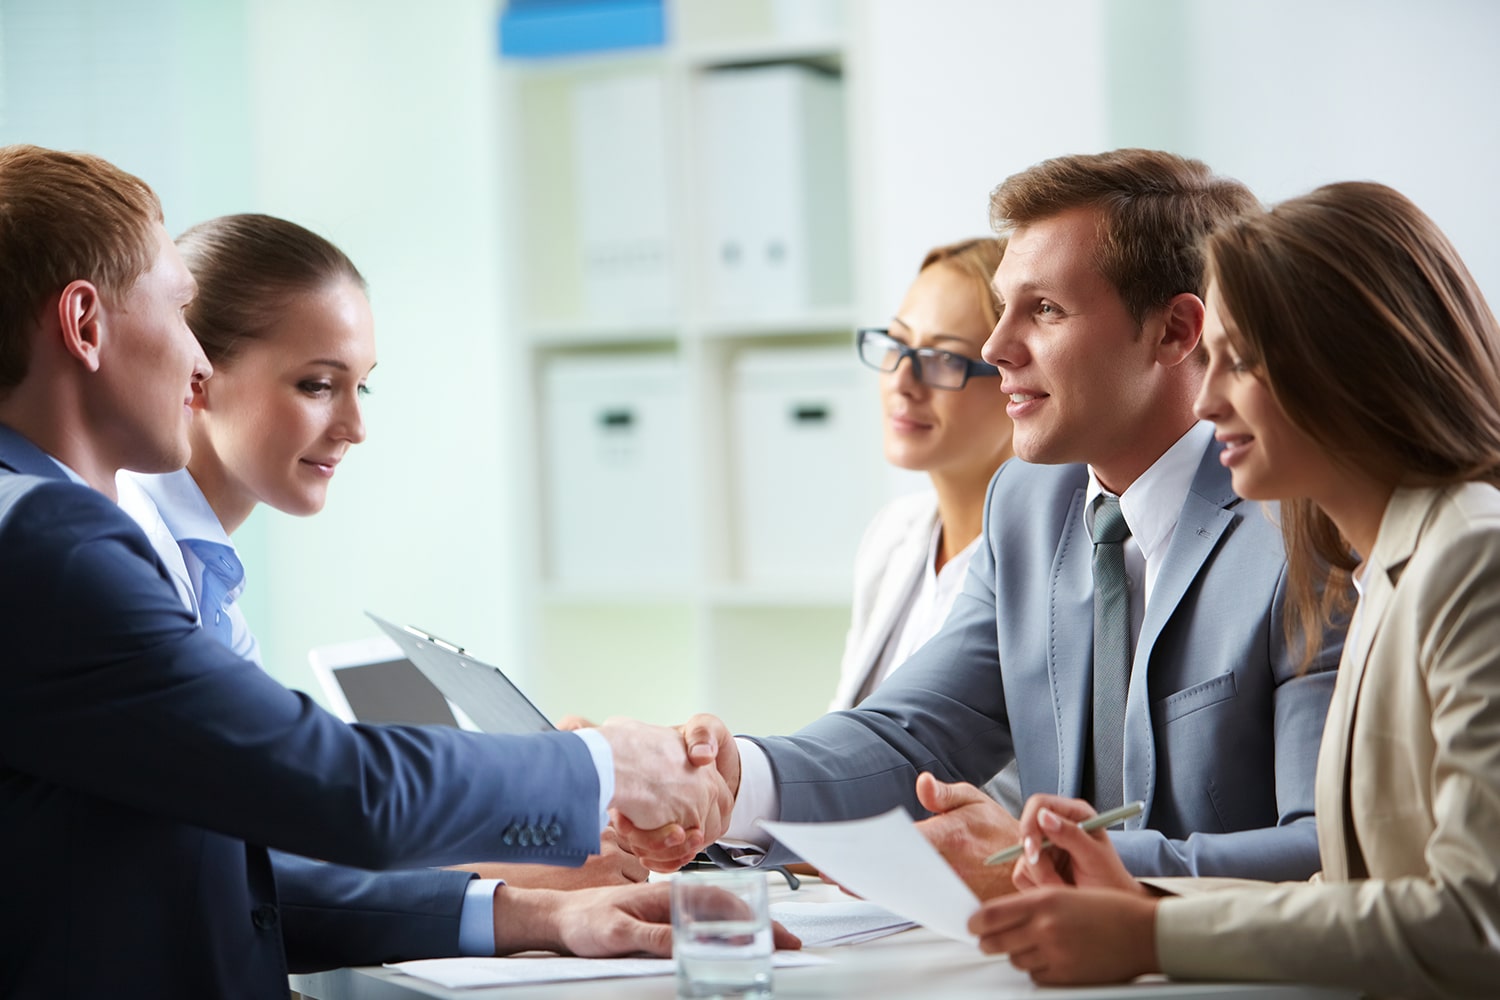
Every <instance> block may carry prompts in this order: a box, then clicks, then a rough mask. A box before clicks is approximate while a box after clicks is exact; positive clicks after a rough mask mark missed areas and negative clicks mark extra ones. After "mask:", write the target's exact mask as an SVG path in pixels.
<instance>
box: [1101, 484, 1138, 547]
mask: <svg viewBox="0 0 1500 1000" xmlns="http://www.w3.org/2000/svg"><path fill="white" fill-rule="evenodd" d="M1091 533H1092V535H1093V536H1094V544H1095V545H1113V544H1118V543H1119V542H1123V541H1124V540H1125V538H1126V536H1128V535H1129V534H1130V525H1128V524H1126V523H1125V515H1124V513H1123V512H1122V511H1121V510H1120V498H1119V497H1112V496H1110V495H1109V494H1108V493H1101V494H1099V499H1097V500H1095V501H1094V524H1093V528H1092V530H1091Z"/></svg>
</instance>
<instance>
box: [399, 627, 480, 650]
mask: <svg viewBox="0 0 1500 1000" xmlns="http://www.w3.org/2000/svg"><path fill="white" fill-rule="evenodd" d="M401 627H402V628H404V629H406V631H408V632H410V633H411V634H412V635H414V636H416V637H417V638H418V639H421V640H423V641H424V642H430V643H432V644H433V645H434V646H439V647H441V648H443V649H446V650H448V651H449V652H452V653H460V654H461V653H463V651H464V648H463V647H462V646H460V645H458V644H457V643H452V642H449V641H448V640H447V639H440V638H438V637H437V636H435V635H433V634H432V633H431V632H423V631H422V630H421V629H419V628H417V627H416V626H415V625H402V626H401Z"/></svg>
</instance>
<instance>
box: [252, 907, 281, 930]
mask: <svg viewBox="0 0 1500 1000" xmlns="http://www.w3.org/2000/svg"><path fill="white" fill-rule="evenodd" d="M250 922H251V923H252V924H254V925H255V926H256V929H258V930H263V931H268V930H270V929H271V928H273V927H275V926H276V925H277V924H278V923H280V922H281V916H280V915H279V914H278V913H277V912H276V907H275V906H273V905H271V904H270V903H262V904H261V905H260V906H257V907H256V908H255V909H253V910H251V911H250Z"/></svg>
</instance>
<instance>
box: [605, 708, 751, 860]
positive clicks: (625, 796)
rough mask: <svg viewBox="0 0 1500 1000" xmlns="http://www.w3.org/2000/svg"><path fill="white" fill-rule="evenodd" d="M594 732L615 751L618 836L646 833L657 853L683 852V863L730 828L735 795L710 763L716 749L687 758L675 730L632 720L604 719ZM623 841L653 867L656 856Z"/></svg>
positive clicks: (614, 811)
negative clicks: (620, 834) (602, 723)
mask: <svg viewBox="0 0 1500 1000" xmlns="http://www.w3.org/2000/svg"><path fill="white" fill-rule="evenodd" d="M597 731H598V732H599V733H600V734H601V735H603V736H604V738H605V739H606V740H608V741H609V745H610V749H611V750H612V751H613V753H614V758H615V795H614V798H613V799H612V800H611V801H610V809H611V812H612V815H613V816H614V818H615V821H616V825H617V829H618V830H620V831H621V833H622V835H623V834H624V833H625V832H626V831H631V832H641V831H645V832H646V833H647V834H648V835H649V837H650V839H651V841H652V842H653V843H655V844H656V845H657V847H658V851H659V852H660V854H661V855H663V856H668V857H675V856H684V855H685V857H683V861H682V862H680V863H679V864H678V866H677V867H681V865H682V864H685V863H686V862H687V861H688V860H691V859H692V857H693V855H695V854H697V853H698V851H700V850H702V848H703V847H704V846H705V845H707V844H709V843H712V842H713V841H714V840H716V839H718V838H719V837H720V836H722V835H723V833H724V831H725V830H726V829H728V827H729V812H730V810H731V809H732V808H733V807H734V793H733V791H731V790H730V788H729V787H728V786H727V785H726V784H725V783H724V779H723V778H722V777H720V775H719V771H718V769H717V768H715V767H713V766H712V765H713V763H714V757H715V755H716V754H717V753H718V748H717V747H712V748H710V749H711V752H707V753H702V752H700V754H699V755H698V756H697V757H696V758H694V759H690V758H689V755H688V752H687V747H685V746H684V744H683V740H682V734H681V733H680V732H679V731H678V730H676V729H668V728H666V727H664V726H649V725H647V724H645V723H644V722H634V721H632V720H630V719H606V720H605V722H604V725H602V726H600V727H599V728H598V730H597ZM731 742H732V741H731ZM622 839H623V841H624V844H625V847H626V848H627V849H628V850H630V851H631V853H633V854H635V855H636V856H637V857H639V858H640V859H641V861H642V862H643V863H644V864H646V865H647V867H653V868H654V867H657V865H656V864H653V860H657V861H658V863H659V857H658V855H653V854H646V853H642V852H641V851H639V850H636V849H635V846H634V844H633V843H632V841H631V840H630V839H629V838H628V837H624V836H622ZM663 870H665V869H663Z"/></svg>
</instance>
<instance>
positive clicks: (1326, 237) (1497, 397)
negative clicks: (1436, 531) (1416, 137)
mask: <svg viewBox="0 0 1500 1000" xmlns="http://www.w3.org/2000/svg"><path fill="white" fill-rule="evenodd" d="M1208 257H1209V262H1210V270H1211V274H1212V277H1213V280H1214V281H1215V282H1216V285H1217V289H1218V294H1219V299H1220V302H1221V303H1222V307H1223V309H1224V310H1225V311H1226V312H1227V313H1228V314H1229V316H1230V317H1232V318H1233V321H1234V322H1233V324H1232V330H1231V337H1232V339H1233V344H1234V347H1235V349H1236V351H1237V352H1238V353H1239V354H1240V357H1241V359H1242V360H1243V361H1244V362H1245V363H1246V364H1248V365H1250V366H1251V368H1252V370H1254V371H1255V372H1256V373H1257V374H1258V376H1259V377H1260V378H1262V379H1263V381H1264V382H1265V383H1266V386H1267V388H1268V389H1269V390H1270V392H1271V394H1272V396H1273V397H1274V398H1275V399H1276V401H1277V403H1278V404H1280V406H1281V408H1282V410H1283V411H1284V412H1285V413H1286V415H1287V418H1288V419H1289V420H1291V421H1292V423H1294V424H1296V425H1297V426H1298V427H1299V428H1301V429H1302V430H1303V431H1304V432H1306V433H1307V434H1308V435H1309V436H1310V437H1311V438H1312V439H1313V440H1314V441H1316V442H1317V443H1318V444H1319V445H1320V446H1322V448H1323V449H1324V450H1325V451H1327V452H1328V453H1329V454H1330V455H1333V456H1336V457H1337V459H1338V460H1339V461H1347V462H1348V463H1349V464H1350V465H1351V466H1354V467H1359V468H1363V469H1367V470H1370V471H1372V472H1374V473H1376V474H1377V475H1379V476H1381V477H1382V478H1384V479H1388V480H1389V481H1391V482H1397V483H1404V484H1409V485H1442V484H1448V483H1461V482H1469V481H1482V482H1489V483H1495V484H1500V325H1497V324H1496V322H1495V315H1494V313H1492V312H1491V311H1490V307H1489V305H1488V303H1486V302H1485V298H1484V295H1483V293H1482V292H1480V290H1479V286H1478V285H1477V284H1476V283H1475V281H1474V278H1473V276H1472V275H1470V274H1469V269H1468V268H1467V267H1465V266H1464V262H1463V260H1462V259H1461V258H1460V257H1459V255H1458V251H1456V250H1455V249H1454V248H1453V244H1452V243H1450V242H1449V241H1448V238H1447V237H1446V236H1444V235H1443V233H1442V231H1441V230H1440V229H1438V227H1437V225H1436V224H1435V223H1434V222H1433V221H1432V220H1431V219H1429V218H1428V217H1427V216H1426V215H1425V214H1423V212H1422V211H1421V209H1419V208H1417V207H1416V206H1415V205H1414V204H1412V203H1411V201H1410V200H1408V199H1407V198H1406V197H1405V196H1403V195H1402V194H1400V193H1399V192H1397V191H1394V190H1392V189H1391V188H1388V187H1386V186H1384V185H1382V184H1374V183H1368V182H1349V183H1343V184H1329V185H1327V186H1325V187H1320V188H1318V189H1317V190H1315V191H1313V192H1312V193H1311V194H1307V195H1303V196H1302V197H1300V198H1293V199H1291V200H1290V201H1285V202H1282V203H1281V204H1280V205H1278V206H1276V207H1275V208H1274V209H1272V210H1271V211H1269V212H1264V213H1259V214H1257V215H1254V216H1249V217H1244V218H1241V219H1238V220H1236V221H1233V222H1231V223H1229V224H1227V225H1225V226H1224V227H1222V228H1221V229H1220V230H1219V231H1217V232H1216V233H1214V234H1213V236H1212V237H1211V238H1210V239H1209V241H1208ZM1281 527H1282V534H1283V536H1284V538H1285V542H1286V554H1287V567H1288V569H1287V572H1288V585H1289V587H1288V590H1289V595H1288V596H1289V601H1290V605H1291V614H1290V615H1288V618H1287V631H1288V637H1289V638H1295V637H1297V636H1304V637H1311V636H1314V635H1316V634H1318V632H1319V631H1320V630H1321V628H1322V627H1323V625H1324V624H1325V623H1329V622H1331V621H1332V619H1333V616H1334V615H1335V614H1336V613H1337V612H1339V611H1340V610H1343V608H1342V605H1345V604H1347V600H1348V597H1347V595H1348V585H1349V572H1350V571H1351V570H1353V569H1354V567H1355V566H1356V565H1357V557H1356V556H1355V555H1354V554H1353V553H1352V552H1351V550H1350V547H1349V543H1348V540H1347V539H1345V538H1343V537H1342V536H1341V535H1340V533H1339V531H1338V529H1337V527H1335V526H1334V524H1333V521H1332V520H1331V519H1330V518H1329V517H1328V515H1327V514H1325V513H1324V512H1323V511H1322V510H1321V509H1320V508H1318V507H1317V506H1316V505H1314V504H1313V503H1312V502H1311V501H1308V500H1289V501H1286V502H1284V503H1283V504H1282V505H1281ZM1311 646H1312V643H1311V642H1309V643H1308V644H1307V647H1304V648H1305V649H1306V652H1305V654H1304V655H1305V657H1306V658H1309V659H1310V657H1311V655H1312V652H1313V651H1312V649H1311V648H1310V647H1311Z"/></svg>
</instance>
